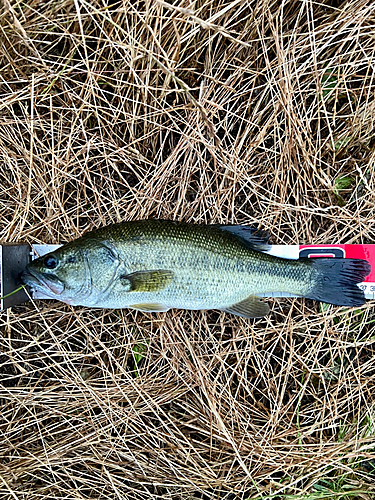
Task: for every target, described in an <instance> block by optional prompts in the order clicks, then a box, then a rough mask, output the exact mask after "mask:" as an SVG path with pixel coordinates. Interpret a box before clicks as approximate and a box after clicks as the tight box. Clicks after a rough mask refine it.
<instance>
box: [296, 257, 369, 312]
mask: <svg viewBox="0 0 375 500" xmlns="http://www.w3.org/2000/svg"><path fill="white" fill-rule="evenodd" d="M309 260H311V265H312V267H313V269H314V270H315V271H316V272H315V273H314V274H313V279H312V281H315V284H314V286H313V287H312V288H311V289H310V291H309V292H308V293H307V294H306V295H305V297H306V298H308V299H314V300H319V301H321V302H326V303H327V304H335V305H338V306H348V307H353V306H361V305H362V304H364V303H365V296H364V293H363V291H362V290H361V289H360V288H359V287H358V286H357V283H362V281H363V280H364V278H365V277H366V276H367V275H368V274H370V271H371V266H370V264H369V263H368V262H367V260H361V259H334V258H324V257H319V258H315V259H309Z"/></svg>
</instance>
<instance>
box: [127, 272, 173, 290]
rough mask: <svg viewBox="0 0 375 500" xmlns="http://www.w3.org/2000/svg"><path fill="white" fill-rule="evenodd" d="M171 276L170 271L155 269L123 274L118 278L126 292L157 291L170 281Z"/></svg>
mask: <svg viewBox="0 0 375 500" xmlns="http://www.w3.org/2000/svg"><path fill="white" fill-rule="evenodd" d="M173 277H174V273H173V272H172V271H168V270H164V269H157V270H154V271H137V272H135V273H131V274H124V275H122V276H120V278H119V279H120V283H122V284H123V286H124V288H125V289H127V291H128V292H159V291H160V290H163V289H164V288H166V287H167V286H168V285H169V284H170V283H171V282H172V280H173ZM129 283H130V287H129Z"/></svg>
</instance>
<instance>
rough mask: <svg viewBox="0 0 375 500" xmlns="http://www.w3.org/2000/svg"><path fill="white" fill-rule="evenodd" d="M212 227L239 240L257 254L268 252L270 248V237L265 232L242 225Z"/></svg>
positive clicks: (217, 225)
mask: <svg viewBox="0 0 375 500" xmlns="http://www.w3.org/2000/svg"><path fill="white" fill-rule="evenodd" d="M213 227H215V228H216V229H219V230H221V231H227V232H228V233H231V234H234V235H235V236H237V237H238V238H240V239H241V240H242V241H243V242H244V243H245V244H246V245H247V246H248V247H250V248H251V249H253V250H258V252H268V251H269V250H270V248H271V243H270V241H269V240H270V235H269V233H267V232H266V231H263V230H261V229H258V228H256V227H252V226H244V225H237V226H235V225H233V226H232V225H228V226H225V225H220V224H216V225H214V226H213Z"/></svg>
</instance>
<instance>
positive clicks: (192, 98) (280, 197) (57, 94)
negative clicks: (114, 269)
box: [0, 0, 375, 500]
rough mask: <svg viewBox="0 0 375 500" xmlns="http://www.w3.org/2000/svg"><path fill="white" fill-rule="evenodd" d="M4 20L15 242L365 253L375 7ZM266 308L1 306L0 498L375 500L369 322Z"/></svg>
mask: <svg viewBox="0 0 375 500" xmlns="http://www.w3.org/2000/svg"><path fill="white" fill-rule="evenodd" d="M0 5H2V10H1V14H0V28H1V49H0V50H1V55H0V57H1V63H0V68H1V69H0V89H1V101H0V110H1V112H0V113H1V115H0V120H1V126H0V149H1V161H2V169H1V172H0V190H1V195H0V204H1V205H0V206H1V213H0V221H1V223H0V228H1V232H0V238H1V239H3V240H6V241H16V240H27V241H29V242H31V243H36V242H49V243H57V242H61V243H63V242H65V241H68V240H71V239H73V238H75V237H77V236H78V235H80V234H82V233H83V232H84V231H86V230H88V229H92V228H94V227H98V226H100V225H104V224H107V223H111V222H114V221H119V220H130V219H139V218H145V217H162V218H173V219H179V220H188V221H195V222H202V223H204V222H230V223H234V222H237V223H242V222H246V223H254V222H257V223H260V224H261V226H263V227H264V228H266V229H268V230H269V231H270V232H271V234H272V235H273V241H274V242H277V243H288V244H289V243H297V242H299V243H304V242H315V243H322V242H327V243H329V242H347V243H351V242H352V243H360V242H373V241H374V227H375V226H374V215H375V208H374V207H375V195H374V185H375V170H374V167H375V151H374V144H375V140H374V132H373V129H374V121H375V101H374V89H375V81H374V80H375V79H374V65H375V35H374V25H375V7H374V4H373V2H367V1H364V0H347V1H333V0H321V1H319V2H318V1H316V2H314V1H311V0H307V1H305V2H297V1H295V0H291V1H283V2H270V1H265V0H257V1H254V0H247V1H242V0H241V1H238V0H234V1H232V2H225V1H224V0H212V1H194V2H191V3H189V2H184V1H183V0H176V1H174V3H173V4H172V3H167V2H164V0H163V1H157V0H154V1H146V2H143V1H129V0H123V1H118V2H116V1H109V2H108V1H107V0H101V1H99V0H90V1H88V0H56V1H48V0H47V1H38V0H25V1H24V2H16V1H14V2H12V3H11V5H10V4H9V3H8V0H0ZM342 178H344V181H342ZM348 178H349V180H348ZM272 309H273V312H272V314H271V315H270V316H269V317H268V318H266V319H264V320H256V321H250V320H243V319H241V318H236V317H233V316H230V315H228V314H218V313H216V312H209V313H206V312H186V311H172V312H169V313H166V314H156V315H151V314H142V313H134V312H131V311H127V310H124V311H100V310H88V309H84V308H79V307H76V308H71V307H69V306H65V305H63V304H59V303H56V302H37V303H35V304H34V303H33V304H27V305H26V306H22V307H18V308H14V309H12V310H7V311H5V312H3V313H2V316H1V330H2V339H1V347H2V355H1V357H0V366H1V368H0V369H1V374H2V385H1V389H0V390H1V397H2V398H3V399H2V400H3V406H2V413H1V448H0V453H1V464H0V492H1V494H0V498H1V499H17V500H21V499H22V500H23V499H28V500H29V499H30V500H31V499H33V500H34V499H35V500H36V499H38V500H47V499H51V498H59V499H146V498H155V499H156V498H163V499H188V498H202V499H221V498H223V499H224V498H225V499H228V500H229V499H234V498H243V499H246V498H254V499H255V498H257V499H263V500H266V499H271V498H273V499H282V498H288V499H291V498H295V497H294V496H293V495H297V497H298V498H306V499H309V500H315V499H318V498H332V499H333V498H336V499H344V498H345V499H349V498H350V499H353V498H358V499H359V498H361V499H371V498H374V497H375V487H374V479H375V473H374V469H375V446H374V434H375V430H374V429H375V405H374V385H375V361H374V360H375V357H374V355H375V352H374V351H375V346H374V343H375V333H374V326H373V321H374V319H373V313H372V305H371V304H370V303H369V304H367V305H365V306H363V307H362V308H361V309H360V310H357V311H346V310H344V309H343V308H341V309H340V308H337V307H332V306H331V307H329V308H328V309H326V310H322V309H321V308H319V305H318V304H316V303H312V302H309V301H303V300H292V299H289V300H286V299H285V300H280V301H276V300H275V301H272Z"/></svg>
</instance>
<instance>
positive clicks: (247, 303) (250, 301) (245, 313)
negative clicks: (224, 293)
mask: <svg viewBox="0 0 375 500" xmlns="http://www.w3.org/2000/svg"><path fill="white" fill-rule="evenodd" d="M222 311H225V312H229V313H231V314H235V315H236V316H242V317H243V318H261V317H262V316H267V314H268V313H269V312H270V308H269V305H268V304H267V302H262V301H261V300H260V299H259V297H256V296H255V295H250V296H249V297H247V299H245V300H243V301H242V302H238V303H237V304H233V305H232V306H229V307H226V308H225V309H222Z"/></svg>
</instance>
